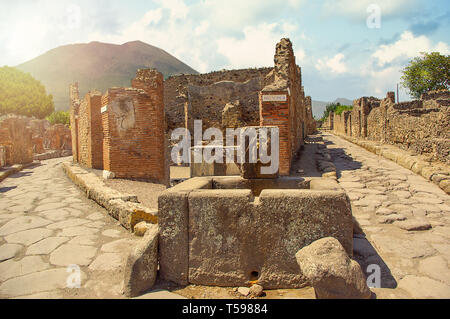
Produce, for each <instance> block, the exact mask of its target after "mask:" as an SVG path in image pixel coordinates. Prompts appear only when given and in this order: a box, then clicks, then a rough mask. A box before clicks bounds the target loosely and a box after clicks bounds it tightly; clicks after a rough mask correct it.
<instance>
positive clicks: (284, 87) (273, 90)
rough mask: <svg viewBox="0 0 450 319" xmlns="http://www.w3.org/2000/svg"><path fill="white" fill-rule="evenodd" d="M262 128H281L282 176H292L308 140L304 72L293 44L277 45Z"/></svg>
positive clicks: (262, 110)
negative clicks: (291, 171) (291, 173)
mask: <svg viewBox="0 0 450 319" xmlns="http://www.w3.org/2000/svg"><path fill="white" fill-rule="evenodd" d="M259 101H260V106H259V108H260V110H259V111H260V114H259V115H260V125H261V126H278V128H279V129H280V175H289V173H290V168H291V162H292V160H293V158H294V156H295V154H296V153H297V152H298V151H299V149H300V147H301V146H302V145H303V144H304V138H305V137H306V134H307V131H308V130H309V129H308V128H307V123H311V122H312V121H313V118H312V113H310V115H311V119H308V120H307V115H308V112H307V108H306V101H305V94H304V91H303V88H302V77H301V69H300V67H298V66H297V64H296V63H295V56H294V51H293V50H292V43H291V42H290V41H289V39H282V40H281V41H280V43H278V44H277V47H276V53H275V68H274V70H273V81H272V82H271V83H270V84H268V85H267V86H266V87H264V89H263V90H262V91H261V92H260V95H259Z"/></svg>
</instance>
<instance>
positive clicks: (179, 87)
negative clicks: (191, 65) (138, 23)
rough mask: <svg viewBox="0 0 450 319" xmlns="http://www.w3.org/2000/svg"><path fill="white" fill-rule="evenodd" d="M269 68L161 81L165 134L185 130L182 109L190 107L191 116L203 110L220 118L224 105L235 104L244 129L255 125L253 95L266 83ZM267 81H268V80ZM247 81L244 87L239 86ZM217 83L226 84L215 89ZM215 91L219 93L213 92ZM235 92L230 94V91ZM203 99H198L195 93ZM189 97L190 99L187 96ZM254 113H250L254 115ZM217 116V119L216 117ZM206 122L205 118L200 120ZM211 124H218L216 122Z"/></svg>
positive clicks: (224, 71) (176, 77) (179, 77)
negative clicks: (241, 116)
mask: <svg viewBox="0 0 450 319" xmlns="http://www.w3.org/2000/svg"><path fill="white" fill-rule="evenodd" d="M272 70H273V68H259V69H242V70H223V71H216V72H211V73H206V74H199V75H177V76H171V77H169V78H168V79H166V80H165V81H164V105H165V112H166V119H167V126H168V130H169V131H171V130H173V129H175V128H179V127H185V124H186V123H185V114H184V111H185V107H186V103H190V105H189V107H191V108H192V111H193V112H194V113H191V116H195V114H198V113H200V112H201V111H202V110H206V111H207V112H208V114H214V116H215V118H216V117H217V118H220V114H222V110H223V108H224V107H225V105H226V104H227V103H230V102H235V101H236V100H239V101H240V102H241V103H242V109H243V117H244V121H245V122H246V123H247V124H248V125H254V124H257V123H258V122H259V117H258V112H257V110H258V98H257V94H258V92H259V91H260V90H262V88H263V87H264V86H265V85H266V84H267V83H268V82H267V81H268V80H267V75H268V74H269V73H270V72H271V71H272ZM269 80H270V79H269ZM248 81H250V83H247V85H242V84H243V83H245V82H248ZM218 82H225V83H228V84H222V85H215V84H216V83H218ZM215 88H218V89H219V90H220V91H219V93H218V95H219V96H217V94H216V93H217V92H216V91H215V90H214V89H215ZM234 88H236V90H235V91H234V92H232V93H231V90H234ZM201 90H203V91H202V92H204V93H205V96H203V97H201V98H199V92H200V91H201ZM190 94H191V97H189V95H190ZM255 110H256V112H253V111H255ZM217 114H218V116H216V115H217ZM203 118H205V119H206V117H203ZM213 122H215V123H218V122H220V121H217V119H215V120H213Z"/></svg>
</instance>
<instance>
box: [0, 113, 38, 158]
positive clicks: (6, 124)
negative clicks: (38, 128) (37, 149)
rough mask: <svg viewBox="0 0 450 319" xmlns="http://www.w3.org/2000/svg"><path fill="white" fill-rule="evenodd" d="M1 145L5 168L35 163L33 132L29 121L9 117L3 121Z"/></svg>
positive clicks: (0, 130) (0, 132)
mask: <svg viewBox="0 0 450 319" xmlns="http://www.w3.org/2000/svg"><path fill="white" fill-rule="evenodd" d="M0 145H1V146H3V153H4V159H3V162H4V164H5V165H4V166H9V165H14V164H28V163H31V162H33V143H32V132H31V128H30V127H29V126H28V119H27V118H24V117H7V118H5V119H3V120H1V121H0Z"/></svg>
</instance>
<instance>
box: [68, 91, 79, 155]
mask: <svg viewBox="0 0 450 319" xmlns="http://www.w3.org/2000/svg"><path fill="white" fill-rule="evenodd" d="M69 96H70V109H69V113H70V131H71V135H72V156H73V161H74V162H75V163H77V162H78V160H79V154H78V146H79V142H78V113H79V109H80V92H79V89H78V83H74V84H71V85H70V87H69Z"/></svg>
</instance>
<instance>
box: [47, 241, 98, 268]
mask: <svg viewBox="0 0 450 319" xmlns="http://www.w3.org/2000/svg"><path fill="white" fill-rule="evenodd" d="M96 252H97V248H95V247H90V246H81V245H74V244H65V245H63V246H61V247H59V248H57V249H56V250H55V251H54V252H53V253H52V254H51V255H50V263H51V264H53V265H57V266H69V265H79V266H88V265H89V264H90V263H91V261H92V258H93V257H94V256H95V253H96Z"/></svg>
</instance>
